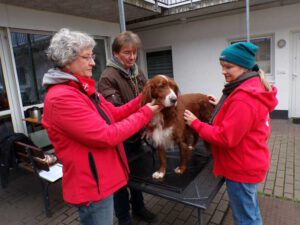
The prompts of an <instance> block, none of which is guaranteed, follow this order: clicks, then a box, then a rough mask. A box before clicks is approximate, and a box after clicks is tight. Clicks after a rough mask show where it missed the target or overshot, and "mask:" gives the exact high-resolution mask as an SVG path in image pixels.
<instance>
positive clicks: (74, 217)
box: [62, 212, 78, 224]
mask: <svg viewBox="0 0 300 225" xmlns="http://www.w3.org/2000/svg"><path fill="white" fill-rule="evenodd" d="M77 219H78V213H77V212H76V213H75V212H73V214H68V215H67V217H66V219H64V220H62V222H63V223H64V224H70V223H72V222H73V221H74V220H77Z"/></svg>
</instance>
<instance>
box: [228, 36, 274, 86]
mask: <svg viewBox="0 0 300 225" xmlns="http://www.w3.org/2000/svg"><path fill="white" fill-rule="evenodd" d="M259 39H269V40H270V73H267V72H266V71H264V72H265V76H266V79H267V80H268V82H269V83H271V84H272V83H275V81H276V77H275V52H274V49H275V38H274V34H262V35H256V36H252V37H251V38H250V41H253V40H259ZM246 40H247V38H246V37H239V38H232V39H229V40H228V45H231V44H232V43H233V42H238V41H246Z"/></svg>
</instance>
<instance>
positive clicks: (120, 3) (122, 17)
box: [118, 0, 126, 32]
mask: <svg viewBox="0 0 300 225" xmlns="http://www.w3.org/2000/svg"><path fill="white" fill-rule="evenodd" d="M118 7H119V22H120V31H121V32H123V31H126V24H125V13H124V1H123V0H118Z"/></svg>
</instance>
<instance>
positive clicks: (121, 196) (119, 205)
mask: <svg viewBox="0 0 300 225" xmlns="http://www.w3.org/2000/svg"><path fill="white" fill-rule="evenodd" d="M128 189H129V190H130V199H129V190H128ZM130 203H131V207H132V211H134V212H138V211H139V210H141V209H143V208H144V207H145V205H144V198H143V194H142V192H141V191H139V190H136V189H133V188H128V187H127V186H125V187H122V188H121V189H119V190H118V191H117V192H115V193H114V207H115V214H116V217H117V218H118V220H119V222H124V223H125V222H128V221H130V218H131V217H130V214H129V210H130Z"/></svg>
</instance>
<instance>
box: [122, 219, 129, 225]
mask: <svg viewBox="0 0 300 225" xmlns="http://www.w3.org/2000/svg"><path fill="white" fill-rule="evenodd" d="M119 225H132V222H131V219H129V220H126V221H120V220H119Z"/></svg>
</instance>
